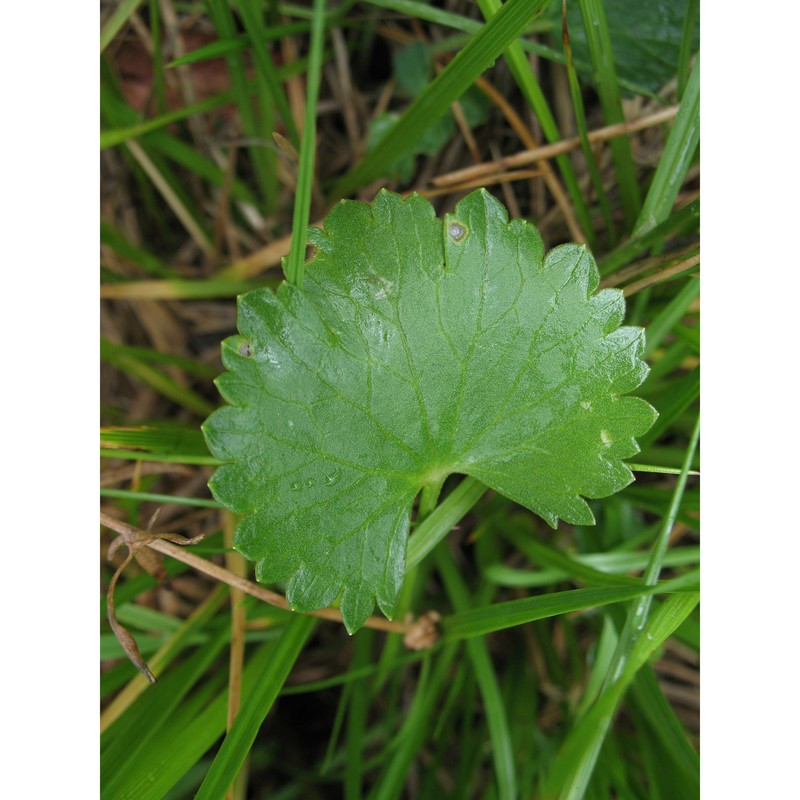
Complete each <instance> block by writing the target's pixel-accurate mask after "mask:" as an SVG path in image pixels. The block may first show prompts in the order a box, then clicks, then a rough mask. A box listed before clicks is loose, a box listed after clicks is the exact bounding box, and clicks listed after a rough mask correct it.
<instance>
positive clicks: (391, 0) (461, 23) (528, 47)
mask: <svg viewBox="0 0 800 800" xmlns="http://www.w3.org/2000/svg"><path fill="white" fill-rule="evenodd" d="M367 2H368V3H370V4H371V5H373V6H379V7H380V8H386V9H388V10H390V11H396V12H397V13H399V14H403V15H405V16H408V17H415V18H417V19H422V20H426V21H427V22H433V23H436V24H437V25H442V26H444V27H446V28H454V29H455V30H458V31H463V32H464V33H468V34H472V35H474V34H476V33H478V32H479V31H480V30H481V28H482V27H483V26H482V25H481V23H480V22H476V21H475V20H474V19H470V18H469V17H464V16H462V15H461V14H455V13H453V12H452V11H447V10H445V9H443V8H437V7H436V6H434V5H431V4H430V3H426V2H421V0H367ZM548 30H551V26H550V25H549V23H548V22H547V21H546V20H543V19H541V18H539V19H536V20H535V21H534V22H533V23H532V24H530V25H528V26H527V28H526V29H525V31H524V33H532V32H534V31H548ZM519 45H520V47H521V48H522V49H523V50H524V51H525V52H526V53H534V54H535V55H538V56H542V58H546V59H548V60H550V61H553V62H555V63H556V64H565V62H566V59H565V58H564V54H563V53H561V52H559V51H558V50H556V49H554V48H552V47H548V46H547V45H545V44H542V43H541V42H534V41H530V40H529V39H520V40H519ZM575 66H576V67H577V68H578V70H579V71H580V72H581V73H582V74H584V75H587V76H590V75H591V74H592V67H591V65H590V64H587V63H584V62H582V61H577V60H576V61H575ZM619 85H620V86H622V87H623V88H625V89H627V90H628V91H630V92H633V93H634V94H639V95H642V96H644V97H649V98H650V99H651V100H656V101H657V102H661V103H663V102H664V98H662V97H659V96H658V95H657V94H655V93H654V92H652V91H650V89H648V88H647V87H646V86H640V85H639V84H637V83H635V82H632V81H629V80H623V79H622V78H620V79H619Z"/></svg>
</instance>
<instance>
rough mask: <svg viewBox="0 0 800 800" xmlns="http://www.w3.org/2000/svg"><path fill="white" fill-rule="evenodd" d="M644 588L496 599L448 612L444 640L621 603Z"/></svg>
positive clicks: (610, 588) (468, 636)
mask: <svg viewBox="0 0 800 800" xmlns="http://www.w3.org/2000/svg"><path fill="white" fill-rule="evenodd" d="M643 591H645V592H647V591H648V590H647V589H642V588H639V587H636V586H620V587H616V586H593V587H591V588H585V589H570V590H568V591H564V592H552V593H550V594H545V595H539V596H536V597H524V598H522V599H520V600H509V601H507V602H504V603H495V604H494V605H491V606H486V607H485V608H475V609H470V610H469V611H460V612H456V613H455V614H451V615H450V616H448V617H445V618H444V619H443V620H442V623H441V625H442V630H443V631H444V638H445V639H446V640H447V641H454V640H457V639H468V638H471V637H473V636H483V635H484V634H487V633H492V632H494V631H500V630H503V629H505V628H513V627H515V626H516V625H524V624H525V623H527V622H533V621H534V620H539V619H547V618H548V617H555V616H558V615H559V614H570V613H572V612H573V611H582V610H585V609H587V608H594V607H596V606H604V605H609V604H610V603H622V602H624V601H626V600H632V599H633V598H635V597H638V596H639V595H640V594H641V593H642V592H643Z"/></svg>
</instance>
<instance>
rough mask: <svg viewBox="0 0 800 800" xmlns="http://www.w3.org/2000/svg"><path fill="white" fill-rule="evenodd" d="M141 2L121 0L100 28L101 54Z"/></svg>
mask: <svg viewBox="0 0 800 800" xmlns="http://www.w3.org/2000/svg"><path fill="white" fill-rule="evenodd" d="M142 2H143V0H121V2H120V4H119V5H118V6H117V7H116V9H115V10H114V12H113V13H112V14H111V16H110V17H109V18H108V19H107V20H106V23H105V24H104V25H103V27H102V29H101V30H100V54H101V55H102V53H103V51H104V50H105V49H106V47H108V46H109V45H110V44H111V42H112V41H113V40H114V37H115V36H116V35H117V34H118V33H119V32H120V31H121V30H122V27H123V26H124V25H125V23H126V22H127V21H128V20H129V19H130V18H131V17H132V16H133V15H134V14H135V13H136V9H137V8H139V6H140V5H141V4H142Z"/></svg>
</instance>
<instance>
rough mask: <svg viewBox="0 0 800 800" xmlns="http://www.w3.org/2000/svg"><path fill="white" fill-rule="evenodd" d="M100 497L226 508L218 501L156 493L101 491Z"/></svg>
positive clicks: (122, 490)
mask: <svg viewBox="0 0 800 800" xmlns="http://www.w3.org/2000/svg"><path fill="white" fill-rule="evenodd" d="M100 497H115V498H120V499H123V500H135V501H136V502H137V503H164V504H165V505H169V504H171V503H175V504H176V505H181V506H194V507H195V508H225V506H223V505H222V504H221V503H218V502H217V501H216V500H204V499H203V498H202V497H180V496H179V495H171V494H158V493H156V492H133V491H130V490H128V489H101V490H100Z"/></svg>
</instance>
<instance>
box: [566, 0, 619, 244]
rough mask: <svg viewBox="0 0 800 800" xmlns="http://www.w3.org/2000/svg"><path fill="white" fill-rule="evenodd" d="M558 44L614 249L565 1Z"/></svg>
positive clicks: (614, 235) (590, 232) (614, 236)
mask: <svg viewBox="0 0 800 800" xmlns="http://www.w3.org/2000/svg"><path fill="white" fill-rule="evenodd" d="M561 19H562V36H561V38H562V41H563V43H564V59H565V63H566V68H567V80H568V82H569V93H570V97H571V98H572V110H573V113H574V114H575V124H576V126H577V128H578V136H579V137H580V140H581V150H583V157H584V160H585V161H586V168H587V169H588V171H589V176H590V177H591V179H592V186H593V187H594V191H595V194H596V195H597V202H598V203H599V205H600V213H601V214H602V215H603V222H604V223H605V228H606V231H607V234H608V245H609V247H614V246H615V245H616V242H617V232H616V226H615V225H614V219H613V217H612V215H611V203H610V202H609V200H608V194H606V190H605V188H604V187H603V178H602V176H601V175H600V168H599V167H598V166H597V160H596V159H595V157H594V150H592V145H591V142H590V141H589V126H588V124H587V122H586V110H585V109H584V106H583V93H582V91H581V86H580V83H579V82H578V73H577V70H576V69H575V59H574V58H573V55H572V45H571V44H570V40H569V26H568V24H567V0H563V3H562V10H561ZM586 233H587V236H589V237H590V238H589V245H590V246H591V247H593V248H594V247H596V242H595V241H594V240H595V238H596V237H595V236H594V230H593V229H592V227H591V223H590V226H589V227H588V228H586Z"/></svg>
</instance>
